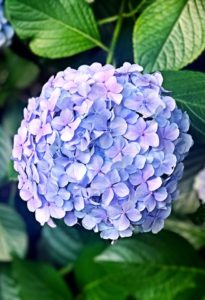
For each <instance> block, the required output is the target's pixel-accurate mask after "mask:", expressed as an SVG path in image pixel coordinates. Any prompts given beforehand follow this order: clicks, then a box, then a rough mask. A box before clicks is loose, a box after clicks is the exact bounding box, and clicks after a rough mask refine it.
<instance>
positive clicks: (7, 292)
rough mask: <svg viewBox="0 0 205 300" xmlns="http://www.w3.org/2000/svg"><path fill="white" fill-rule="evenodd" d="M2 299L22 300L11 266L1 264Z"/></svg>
mask: <svg viewBox="0 0 205 300" xmlns="http://www.w3.org/2000/svg"><path fill="white" fill-rule="evenodd" d="M0 300H21V299H20V297H19V295H18V287H17V286H16V283H15V280H14V279H13V278H12V275H11V266H8V265H1V266H0Z"/></svg>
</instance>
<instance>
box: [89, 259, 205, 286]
mask: <svg viewBox="0 0 205 300" xmlns="http://www.w3.org/2000/svg"><path fill="white" fill-rule="evenodd" d="M101 262H102V261H101ZM103 262H107V263H109V262H108V261H103ZM111 263H112V264H117V263H118V262H111ZM119 264H127V265H131V266H133V265H134V264H136V267H143V264H137V263H135V262H126V263H122V262H119ZM145 266H147V264H146V265H145ZM151 268H155V269H159V271H161V270H170V271H171V270H176V271H178V272H179V271H181V272H186V273H187V272H193V273H195V274H202V275H205V270H203V269H199V268H195V267H188V266H187V267H186V266H179V265H164V264H149V269H151ZM127 269H129V268H127ZM115 275H118V276H125V275H124V274H121V273H119V271H116V272H112V273H111V274H108V275H106V276H104V277H101V278H99V279H96V280H95V281H92V282H90V283H88V284H87V285H86V286H85V288H84V290H89V289H92V288H94V287H96V286H98V285H100V284H102V283H103V282H106V281H107V280H109V279H110V278H113V276H115Z"/></svg>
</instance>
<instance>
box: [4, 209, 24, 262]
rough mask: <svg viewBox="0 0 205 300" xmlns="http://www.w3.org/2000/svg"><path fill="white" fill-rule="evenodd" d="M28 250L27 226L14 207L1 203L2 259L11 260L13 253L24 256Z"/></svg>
mask: <svg viewBox="0 0 205 300" xmlns="http://www.w3.org/2000/svg"><path fill="white" fill-rule="evenodd" d="M26 250H27V236H26V232H25V226H24V223H23V221H22V219H21V218H20V216H19V215H18V214H17V213H16V212H15V210H13V209H12V208H10V207H8V206H6V205H4V204H0V261H4V262H6V261H10V260H11V259H12V254H15V255H18V256H19V257H23V256H24V255H25V253H26Z"/></svg>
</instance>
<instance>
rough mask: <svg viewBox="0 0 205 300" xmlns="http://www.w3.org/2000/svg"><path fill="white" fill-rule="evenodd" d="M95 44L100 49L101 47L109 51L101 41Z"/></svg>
mask: <svg viewBox="0 0 205 300" xmlns="http://www.w3.org/2000/svg"><path fill="white" fill-rule="evenodd" d="M96 45H97V46H98V47H100V48H101V49H103V50H104V51H105V52H109V48H108V47H107V46H105V45H104V44H103V43H101V42H100V41H98V42H96Z"/></svg>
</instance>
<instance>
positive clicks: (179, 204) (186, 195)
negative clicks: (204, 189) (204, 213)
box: [173, 147, 205, 215]
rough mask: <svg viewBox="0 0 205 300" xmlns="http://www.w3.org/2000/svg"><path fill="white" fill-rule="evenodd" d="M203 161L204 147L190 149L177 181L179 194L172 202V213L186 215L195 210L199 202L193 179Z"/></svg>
mask: <svg viewBox="0 0 205 300" xmlns="http://www.w3.org/2000/svg"><path fill="white" fill-rule="evenodd" d="M204 162H205V152H204V147H197V148H194V149H193V150H191V151H190V153H189V155H188V156H187V157H186V159H185V161H184V174H183V177H182V180H181V181H180V183H179V191H180V195H179V198H178V199H177V201H175V202H174V203H173V206H174V213H176V214H177V215H188V214H191V213H193V212H195V211H196V210H197V208H198V207H199V205H200V203H199V200H198V197H197V194H196V191H195V190H194V189H193V184H194V179H195V176H196V175H197V174H198V172H199V171H200V170H201V169H202V168H203V166H204Z"/></svg>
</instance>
